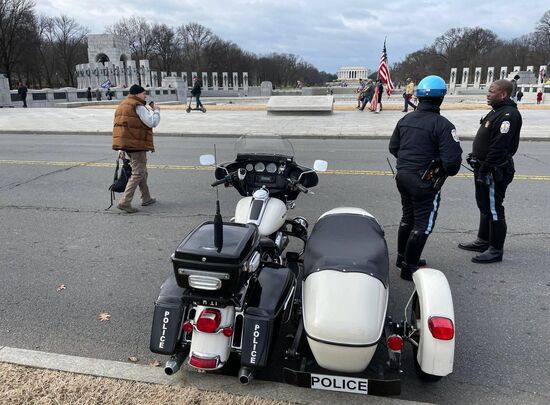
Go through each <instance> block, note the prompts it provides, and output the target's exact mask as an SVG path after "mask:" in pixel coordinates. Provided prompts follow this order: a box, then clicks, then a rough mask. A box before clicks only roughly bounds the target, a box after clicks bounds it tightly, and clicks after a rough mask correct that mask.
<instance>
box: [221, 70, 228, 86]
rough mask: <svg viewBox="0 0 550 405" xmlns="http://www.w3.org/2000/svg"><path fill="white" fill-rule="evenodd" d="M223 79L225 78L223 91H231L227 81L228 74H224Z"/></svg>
mask: <svg viewBox="0 0 550 405" xmlns="http://www.w3.org/2000/svg"><path fill="white" fill-rule="evenodd" d="M222 78H223V86H222V87H223V89H224V90H228V89H229V83H228V79H227V72H222Z"/></svg>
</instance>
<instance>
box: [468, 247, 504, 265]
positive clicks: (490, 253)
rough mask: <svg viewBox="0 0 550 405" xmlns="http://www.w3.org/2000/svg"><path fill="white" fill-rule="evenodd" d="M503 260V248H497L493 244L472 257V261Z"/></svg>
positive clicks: (490, 261) (493, 261) (491, 261)
mask: <svg viewBox="0 0 550 405" xmlns="http://www.w3.org/2000/svg"><path fill="white" fill-rule="evenodd" d="M501 261H502V249H497V248H494V247H492V246H489V248H488V249H487V250H486V251H484V252H483V253H481V254H479V255H477V256H475V257H472V262H474V263H495V262H501Z"/></svg>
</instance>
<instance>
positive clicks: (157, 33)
mask: <svg viewBox="0 0 550 405" xmlns="http://www.w3.org/2000/svg"><path fill="white" fill-rule="evenodd" d="M151 36H152V37H153V53H154V54H155V56H156V57H157V58H158V59H159V61H160V67H161V69H162V70H164V71H165V72H170V71H171V70H172V65H173V64H174V61H175V59H176V57H177V54H178V48H177V43H176V33H175V32H174V30H173V28H171V27H169V26H167V25H166V24H155V25H153V28H152V30H151Z"/></svg>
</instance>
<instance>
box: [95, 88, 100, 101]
mask: <svg viewBox="0 0 550 405" xmlns="http://www.w3.org/2000/svg"><path fill="white" fill-rule="evenodd" d="M95 99H96V100H97V101H101V87H98V88H97V90H96V91H95Z"/></svg>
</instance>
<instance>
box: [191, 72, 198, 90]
mask: <svg viewBox="0 0 550 405" xmlns="http://www.w3.org/2000/svg"><path fill="white" fill-rule="evenodd" d="M195 77H199V75H198V74H197V72H191V87H193V86H194V85H195V82H194V78H195Z"/></svg>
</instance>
